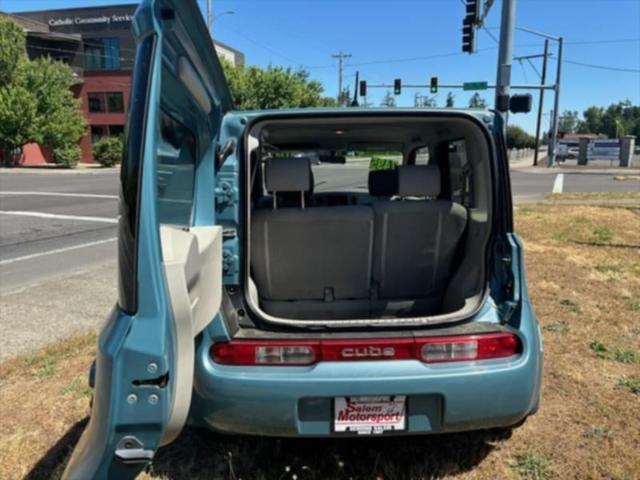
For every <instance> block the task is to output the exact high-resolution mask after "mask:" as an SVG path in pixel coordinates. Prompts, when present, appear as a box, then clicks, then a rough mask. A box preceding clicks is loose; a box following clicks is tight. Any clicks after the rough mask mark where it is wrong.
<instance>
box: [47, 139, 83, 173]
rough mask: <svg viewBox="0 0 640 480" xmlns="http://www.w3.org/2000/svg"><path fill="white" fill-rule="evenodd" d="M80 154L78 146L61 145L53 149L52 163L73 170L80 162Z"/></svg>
mask: <svg viewBox="0 0 640 480" xmlns="http://www.w3.org/2000/svg"><path fill="white" fill-rule="evenodd" d="M80 153H81V152H80V147H79V146H78V145H75V144H70V145H61V146H59V147H55V148H54V149H53V161H54V162H55V163H56V164H58V165H62V166H64V167H67V168H75V167H76V166H77V165H78V162H79V161H80Z"/></svg>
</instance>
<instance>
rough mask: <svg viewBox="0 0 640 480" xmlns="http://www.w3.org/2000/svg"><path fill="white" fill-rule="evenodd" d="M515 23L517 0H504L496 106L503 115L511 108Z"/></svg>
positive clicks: (504, 124)
mask: <svg viewBox="0 0 640 480" xmlns="http://www.w3.org/2000/svg"><path fill="white" fill-rule="evenodd" d="M515 23H516V0H502V18H501V20H500V48H499V51H498V75H497V78H496V103H495V108H496V110H497V111H498V112H499V113H501V114H503V115H504V114H505V112H507V111H508V110H509V94H510V92H511V88H510V86H511V59H512V57H513V32H514V29H515V26H516V25H515ZM503 126H504V127H505V128H506V122H504V123H503Z"/></svg>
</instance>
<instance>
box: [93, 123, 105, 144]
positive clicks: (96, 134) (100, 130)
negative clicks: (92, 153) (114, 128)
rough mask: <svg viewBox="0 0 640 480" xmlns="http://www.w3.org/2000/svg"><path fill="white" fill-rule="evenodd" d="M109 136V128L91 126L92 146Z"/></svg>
mask: <svg viewBox="0 0 640 480" xmlns="http://www.w3.org/2000/svg"><path fill="white" fill-rule="evenodd" d="M106 134H107V127H106V126H104V125H91V144H94V143H96V142H97V141H98V140H100V139H101V138H102V137H104V136H105V135H106Z"/></svg>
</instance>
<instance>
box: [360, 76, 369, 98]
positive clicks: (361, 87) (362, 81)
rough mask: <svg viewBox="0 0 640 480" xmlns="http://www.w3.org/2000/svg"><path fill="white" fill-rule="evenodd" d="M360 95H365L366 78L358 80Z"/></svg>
mask: <svg viewBox="0 0 640 480" xmlns="http://www.w3.org/2000/svg"><path fill="white" fill-rule="evenodd" d="M360 96H361V97H366V96H367V81H366V80H360Z"/></svg>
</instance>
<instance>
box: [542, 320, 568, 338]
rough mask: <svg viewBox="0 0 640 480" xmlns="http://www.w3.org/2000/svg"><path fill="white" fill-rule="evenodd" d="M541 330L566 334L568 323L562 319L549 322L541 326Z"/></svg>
mask: <svg viewBox="0 0 640 480" xmlns="http://www.w3.org/2000/svg"><path fill="white" fill-rule="evenodd" d="M542 330H543V331H545V332H553V333H557V334H558V335H566V334H567V333H569V324H568V323H567V322H565V321H564V320H562V321H560V322H558V323H550V324H549V325H545V326H544V327H542Z"/></svg>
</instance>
